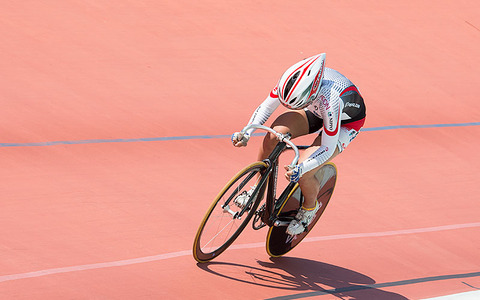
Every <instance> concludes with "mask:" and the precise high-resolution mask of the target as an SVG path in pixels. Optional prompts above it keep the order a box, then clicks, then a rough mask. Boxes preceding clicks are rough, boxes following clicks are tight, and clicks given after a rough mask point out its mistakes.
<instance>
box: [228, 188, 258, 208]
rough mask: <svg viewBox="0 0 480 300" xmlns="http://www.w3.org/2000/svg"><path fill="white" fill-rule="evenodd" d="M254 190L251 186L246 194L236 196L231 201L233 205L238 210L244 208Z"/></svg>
mask: <svg viewBox="0 0 480 300" xmlns="http://www.w3.org/2000/svg"><path fill="white" fill-rule="evenodd" d="M255 188H256V186H252V188H251V189H250V190H249V191H248V192H247V191H243V192H242V193H241V194H240V195H238V196H237V197H236V198H235V199H233V203H235V205H236V206H238V207H240V208H244V207H245V205H246V204H247V202H248V200H250V197H251V196H252V194H253V191H254V190H255Z"/></svg>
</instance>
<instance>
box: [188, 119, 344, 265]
mask: <svg viewBox="0 0 480 300" xmlns="http://www.w3.org/2000/svg"><path fill="white" fill-rule="evenodd" d="M251 128H254V129H262V130H265V131H268V132H271V133H273V134H274V135H275V136H276V137H277V140H278V143H277V145H276V146H275V148H274V150H273V151H272V153H271V154H270V155H269V157H268V158H267V159H265V160H263V161H257V162H255V163H252V164H250V165H248V166H247V167H245V168H244V169H242V170H241V171H240V172H238V173H237V174H236V175H235V176H234V177H233V178H232V179H231V180H230V181H229V182H228V183H227V184H226V185H225V187H224V188H223V189H222V190H221V191H220V193H219V194H218V195H217V197H216V198H215V200H214V201H213V203H212V204H211V205H210V207H209V209H208V210H207V212H206V214H205V216H204V218H203V220H202V222H201V223H200V226H199V228H198V230H197V234H196V236H195V240H194V243H193V257H194V258H195V260H196V261H198V262H200V263H204V262H208V261H210V260H212V259H214V258H216V257H217V256H219V255H220V254H221V253H222V252H224V251H225V250H226V249H227V248H228V247H229V246H230V245H231V244H232V243H233V242H234V241H235V239H236V238H237V237H238V236H239V235H240V234H241V233H242V231H243V230H244V229H245V227H246V226H247V224H248V223H249V221H250V220H251V219H252V217H253V222H252V227H253V229H255V230H259V229H261V228H263V227H266V226H268V228H269V229H268V233H267V238H266V250H267V253H268V254H269V255H270V256H272V257H278V256H282V255H284V254H286V253H287V252H289V251H290V250H292V249H293V248H294V247H295V246H297V245H298V244H299V243H300V242H301V241H302V240H303V239H304V238H305V236H306V235H307V234H308V233H309V232H310V231H311V229H312V228H313V227H314V226H315V224H316V223H317V221H318V219H320V217H321V215H322V214H323V212H324V211H325V208H326V207H327V205H328V202H329V201H330V198H331V196H332V194H333V190H334V188H335V183H336V179H337V169H336V167H335V165H334V164H333V163H326V164H324V165H323V166H322V167H321V168H320V169H319V170H318V171H317V172H316V174H315V177H316V178H317V180H318V181H319V183H320V188H319V191H318V194H317V201H318V203H319V205H320V209H319V210H318V212H317V213H316V215H315V217H314V219H313V220H312V222H311V223H310V225H309V226H308V228H306V230H305V231H304V232H303V233H301V234H298V235H295V236H290V235H289V234H287V233H286V228H287V226H288V225H289V224H290V222H291V221H292V220H293V219H294V217H295V216H296V214H297V212H298V210H299V208H300V207H301V205H302V203H303V195H302V192H301V190H300V187H299V185H298V183H293V182H290V183H289V184H288V185H287V186H286V188H285V189H284V190H283V191H282V193H281V194H280V196H279V197H278V198H277V193H276V192H277V191H276V189H277V177H278V160H279V157H280V155H281V154H282V153H283V152H284V151H285V150H287V149H292V150H293V151H294V152H295V157H294V159H293V161H292V163H291V164H290V165H289V166H290V167H291V168H293V167H295V166H296V164H297V162H298V159H299V150H302V149H306V148H307V147H306V146H296V145H295V144H294V143H293V142H291V141H290V137H291V135H290V134H289V133H287V134H282V133H279V132H276V131H275V130H273V129H272V128H270V127H267V126H263V125H255V124H251V125H248V126H246V127H245V128H244V129H243V130H242V133H245V132H247V131H248V130H249V129H251ZM253 187H255V188H254V190H253V192H252V193H251V196H250V197H249V199H248V201H247V202H246V203H245V204H244V205H238V204H237V203H235V199H236V198H237V197H238V196H239V195H246V193H248V191H249V190H251V189H252V188H253ZM265 191H266V197H265V202H264V203H263V205H262V206H261V207H260V208H259V205H260V202H261V200H262V199H263V196H264V194H265Z"/></svg>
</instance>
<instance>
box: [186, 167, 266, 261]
mask: <svg viewBox="0 0 480 300" xmlns="http://www.w3.org/2000/svg"><path fill="white" fill-rule="evenodd" d="M266 168H267V164H266V163H264V162H261V161H259V162H255V163H253V164H250V165H248V166H247V167H245V168H244V169H242V170H241V171H240V172H238V173H237V174H236V175H235V176H233V178H232V179H231V180H230V181H229V182H228V183H227V184H226V185H225V187H224V188H223V189H222V190H221V191H220V193H219V194H218V195H217V197H216V198H215V200H214V201H213V202H212V204H211V205H210V207H209V209H208V210H207V212H206V214H205V216H204V218H203V220H202V222H201V223H200V226H199V227H198V230H197V234H196V236H195V240H194V243H193V257H194V258H195V260H196V261H197V262H199V263H204V262H208V261H210V260H212V259H214V258H215V257H217V256H219V255H220V254H221V253H223V252H224V251H225V250H226V249H227V248H228V247H229V246H230V245H231V244H232V243H233V242H234V241H235V239H236V238H237V237H238V236H239V235H240V233H241V232H242V231H243V229H244V228H245V226H246V225H247V224H248V222H249V221H250V219H251V218H252V216H253V215H254V213H255V211H256V209H257V207H258V205H259V203H260V200H261V196H262V194H263V192H264V187H261V186H258V187H257V189H256V192H254V194H252V198H251V200H249V202H248V205H246V206H247V209H246V211H245V214H244V215H243V216H242V219H237V218H235V216H234V215H233V214H232V212H237V213H239V212H240V211H241V210H242V208H240V207H238V206H237V205H235V204H234V203H233V198H235V197H236V195H239V194H241V193H242V192H243V191H246V190H248V189H250V188H251V186H253V185H256V183H258V182H259V181H260V180H261V179H260V178H261V177H263V176H265V175H262V176H260V177H259V178H257V176H255V175H256V174H257V173H262V172H263V171H264V170H265V169H266ZM242 178H243V179H242ZM265 185H266V181H265V183H264V186H265ZM259 195H260V197H259ZM252 199H254V200H253V202H252ZM227 201H230V202H229V203H228V205H229V210H230V212H226V210H225V209H224V208H223V205H224V204H225V203H226V202H227ZM237 221H238V222H237ZM224 222H225V223H226V225H224V224H223V223H224ZM237 223H239V224H237ZM235 226H236V227H235ZM227 229H228V230H227ZM217 239H218V241H217Z"/></svg>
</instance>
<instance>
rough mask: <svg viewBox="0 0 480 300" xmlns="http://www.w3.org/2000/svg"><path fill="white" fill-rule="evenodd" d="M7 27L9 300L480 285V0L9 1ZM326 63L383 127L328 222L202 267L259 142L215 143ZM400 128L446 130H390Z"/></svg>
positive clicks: (356, 295) (418, 290)
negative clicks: (201, 249)
mask: <svg viewBox="0 0 480 300" xmlns="http://www.w3.org/2000/svg"><path fill="white" fill-rule="evenodd" d="M0 25H1V26H0V35H1V36H2V42H1V43H0V55H1V60H0V61H1V68H0V74H2V76H1V80H0V103H1V104H2V107H3V108H2V110H1V111H0V128H1V131H0V132H1V140H0V143H1V144H0V146H1V147H0V165H1V169H0V192H1V199H2V200H1V201H0V232H1V234H0V298H1V299H160V298H164V299H197V298H205V299H226V298H228V299H265V298H278V299H296V298H305V297H313V296H316V297H318V298H321V299H337V298H342V299H405V298H407V299H420V298H427V297H434V296H440V295H447V294H454V293H460V292H466V291H472V290H475V289H479V288H480V254H479V253H480V218H479V205H478V199H479V195H480V188H479V180H478V173H479V171H480V156H479V154H478V148H479V145H480V142H479V140H480V126H478V122H479V121H480V101H479V97H478V91H476V88H478V86H479V84H480V72H478V70H479V67H480V55H479V53H480V2H478V1H477V0H470V1H468V0H459V1H447V0H436V1H434V0H432V1H413V0H408V1H401V2H398V1H260V2H259V1H249V0H247V1H200V2H197V1H190V0H181V1H113V2H112V1H105V0H97V1H53V0H45V1H8V3H4V4H3V5H2V9H1V10H0ZM319 52H326V53H327V66H329V67H332V68H335V69H337V70H339V71H340V72H342V73H344V74H346V75H347V76H348V77H349V78H350V79H352V81H354V82H355V83H356V84H357V85H358V86H359V88H360V90H361V91H362V94H363V96H364V98H365V99H366V102H367V123H366V125H365V127H366V128H370V129H371V130H370V131H368V130H366V131H365V132H363V133H361V134H360V135H359V137H358V138H357V139H356V141H355V142H354V143H352V145H351V146H350V147H349V149H348V150H347V151H346V152H345V153H343V154H342V155H341V156H339V157H338V158H337V159H336V160H335V163H336V164H337V167H338V169H339V180H338V183H337V187H336V191H335V193H334V197H333V200H332V202H331V204H330V206H329V208H328V209H327V211H326V213H325V215H324V216H323V217H322V219H321V220H320V222H319V224H318V225H317V227H316V228H315V229H314V230H313V232H312V233H311V234H310V235H309V238H308V239H307V240H305V242H303V243H302V244H300V245H299V246H298V247H297V248H296V249H295V250H293V251H292V252H291V253H289V254H288V256H286V257H283V258H278V259H269V257H268V255H267V254H266V252H265V249H264V241H265V235H266V230H262V231H253V230H252V229H251V228H250V227H248V228H247V229H246V230H245V232H244V233H243V234H242V236H241V237H240V238H239V239H238V240H237V241H236V242H235V244H234V245H233V246H232V248H231V249H229V250H227V251H226V252H225V253H224V254H222V256H220V257H219V258H218V259H216V260H214V261H213V262H212V263H210V264H204V265H197V264H196V263H195V261H194V259H193V258H192V256H191V250H190V249H191V246H192V243H193V238H194V235H195V232H196V229H197V226H198V225H199V223H200V221H201V219H202V217H203V214H204V212H205V210H206V209H207V207H208V206H209V204H210V202H211V201H212V199H213V197H214V196H215V195H216V193H217V192H218V190H219V189H220V188H221V187H222V186H223V184H224V183H225V182H226V181H227V180H228V179H229V178H230V177H231V176H232V175H233V174H234V173H235V172H236V171H238V170H239V169H240V168H241V167H243V166H244V165H246V164H247V163H250V162H252V161H253V160H254V159H255V157H256V151H257V148H258V146H259V143H260V142H261V138H259V137H256V138H253V139H252V141H251V143H250V145H249V147H247V148H245V149H235V148H233V147H232V146H231V144H230V142H229V139H228V138H226V137H218V135H229V134H231V133H232V132H234V131H237V130H239V129H241V128H242V127H243V126H244V125H245V123H246V121H247V120H248V118H249V117H250V114H251V113H252V112H253V110H254V109H255V108H256V106H257V105H258V104H259V103H260V102H261V101H262V100H263V99H264V98H265V96H266V95H267V94H268V92H269V90H270V88H272V87H273V86H274V84H275V83H276V80H278V77H279V76H280V74H281V73H282V72H283V71H284V70H285V69H286V68H287V67H288V66H289V65H291V64H293V63H294V62H296V61H297V60H299V59H301V58H304V57H307V56H310V55H313V54H316V53H319ZM277 113H279V112H277ZM460 123H472V124H470V125H468V126H457V125H455V126H452V127H445V126H441V124H460ZM404 125H435V126H433V127H429V128H403V129H402V128H401V129H395V127H388V126H404ZM382 126H387V127H386V128H383V130H373V129H375V128H377V129H378V127H382ZM380 129H382V128H380ZM188 136H190V137H192V136H193V137H192V138H189V139H176V138H174V137H188ZM212 136H213V137H216V138H213V139H211V138H210V139H209V138H206V137H212ZM164 137H165V138H166V139H163V140H162V139H157V140H156V141H139V140H135V139H144V138H145V139H146V138H164ZM115 139H130V140H124V141H116V142H112V141H113V140H115ZM55 141H63V142H62V143H58V144H56V145H51V144H50V142H55ZM78 141H83V142H78ZM129 141H130V142H129ZM307 141H308V139H307ZM69 142H70V143H73V144H68V143H69ZM282 297H283V298H282Z"/></svg>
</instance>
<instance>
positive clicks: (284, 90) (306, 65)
mask: <svg viewBox="0 0 480 300" xmlns="http://www.w3.org/2000/svg"><path fill="white" fill-rule="evenodd" d="M325 56H326V54H325V53H322V54H317V55H314V56H312V57H309V58H306V59H304V60H302V61H300V62H298V63H296V64H294V65H293V66H291V67H290V68H288V70H287V71H286V72H285V73H284V74H283V75H282V77H281V78H280V81H279V82H278V98H279V100H280V102H281V103H282V104H283V105H284V106H286V107H288V108H290V109H302V108H304V107H306V106H308V105H309V104H310V103H311V102H312V100H313V99H315V97H316V96H317V94H318V91H319V90H320V85H321V83H322V78H323V70H324V69H325Z"/></svg>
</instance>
